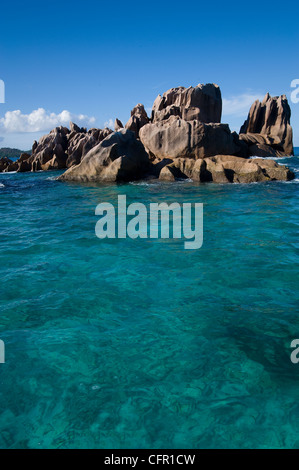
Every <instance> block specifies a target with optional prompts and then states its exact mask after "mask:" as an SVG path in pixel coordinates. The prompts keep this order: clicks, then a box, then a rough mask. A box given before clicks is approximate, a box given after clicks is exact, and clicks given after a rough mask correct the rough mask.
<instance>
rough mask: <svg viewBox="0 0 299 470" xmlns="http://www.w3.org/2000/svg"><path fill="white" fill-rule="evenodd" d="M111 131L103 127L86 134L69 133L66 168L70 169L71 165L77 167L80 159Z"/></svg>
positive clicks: (90, 130)
mask: <svg viewBox="0 0 299 470" xmlns="http://www.w3.org/2000/svg"><path fill="white" fill-rule="evenodd" d="M112 132H113V131H112V130H111V129H108V128H107V127H105V129H95V128H93V129H89V131H88V132H86V131H85V132H81V131H80V132H71V133H70V134H68V148H67V154H68V158H67V160H66V167H67V168H70V167H71V166H73V165H78V164H79V163H80V161H81V159H82V158H83V157H84V156H85V155H86V154H87V153H88V152H89V150H91V149H92V148H93V147H95V146H96V145H97V144H98V143H100V142H102V140H104V139H105V138H106V137H107V136H108V135H110V134H111V133H112Z"/></svg>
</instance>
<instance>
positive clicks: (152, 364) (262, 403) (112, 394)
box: [0, 157, 299, 448]
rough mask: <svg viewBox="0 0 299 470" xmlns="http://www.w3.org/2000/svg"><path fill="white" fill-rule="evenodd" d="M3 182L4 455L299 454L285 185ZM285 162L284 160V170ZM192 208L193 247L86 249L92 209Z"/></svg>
mask: <svg viewBox="0 0 299 470" xmlns="http://www.w3.org/2000/svg"><path fill="white" fill-rule="evenodd" d="M286 161H287V162H288V164H289V166H290V167H291V168H293V169H295V170H297V173H296V176H297V179H296V180H295V181H292V182H288V183H283V182H271V183H259V184H250V185H235V184H234V185H214V184H202V185H196V184H193V183H192V182H176V183H170V184H168V183H159V182H147V183H146V182H142V183H137V184H126V185H108V186H96V185H80V184H74V183H61V182H58V181H55V179H54V178H55V177H56V176H57V174H58V173H36V174H31V173H27V174H26V173H25V174H10V175H9V174H6V175H0V211H1V212H0V214H1V237H0V246H1V267H0V269H1V284H0V289H1V298H0V308H1V317H0V338H1V339H2V340H4V342H5V346H6V363H5V364H0V447H1V448H238V447H242V448H243V447H244V448H253V447H254V448H264V447H271V448H285V447H287V448H290V447H291V448H299V402H298V394H299V364H293V363H292V362H291V361H290V352H291V350H290V342H291V340H292V339H294V338H299V319H298V248H299V246H298V245H299V244H298V212H299V209H298V200H297V197H298V188H299V186H298V181H299V176H298V172H299V158H296V157H294V158H290V159H287V160H286ZM281 162H283V160H281ZM118 194H125V195H126V196H127V200H128V203H130V202H133V201H134V202H146V203H148V202H162V201H165V202H168V203H170V202H173V201H177V202H180V203H183V202H202V203H204V242H203V246H202V248H201V249H199V250H197V251H195V250H184V249H183V242H182V240H173V239H170V240H161V239H158V240H131V239H119V240H117V239H116V240H111V239H110V240H99V239H98V238H96V237H95V233H94V228H95V223H96V221H97V220H98V217H97V216H95V215H94V210H95V207H96V205H97V204H98V203H100V202H114V203H116V202H117V196H118Z"/></svg>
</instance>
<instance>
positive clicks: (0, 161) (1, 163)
mask: <svg viewBox="0 0 299 470" xmlns="http://www.w3.org/2000/svg"><path fill="white" fill-rule="evenodd" d="M12 163H13V161H12V160H11V159H10V158H7V157H2V158H0V172H1V171H4V170H5V169H6V168H7V167H9V166H10V165H11V164H12Z"/></svg>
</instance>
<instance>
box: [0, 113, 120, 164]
mask: <svg viewBox="0 0 299 470" xmlns="http://www.w3.org/2000/svg"><path fill="white" fill-rule="evenodd" d="M112 132H113V131H112V130H111V129H108V128H105V129H95V128H94V129H89V131H87V129H86V128H83V127H81V128H80V127H79V126H77V125H76V124H74V123H73V122H71V123H70V129H68V128H67V127H62V126H60V127H56V128H55V129H53V130H52V131H51V132H50V133H49V134H47V135H45V136H43V137H41V139H40V140H39V142H36V141H35V142H34V143H33V146H32V154H27V153H23V154H22V155H21V156H20V158H19V159H18V160H16V161H15V162H10V163H9V164H8V165H6V166H5V167H4V168H3V170H1V169H0V171H7V172H8V171H18V172H24V171H40V170H44V171H46V170H58V169H64V168H70V167H71V166H73V165H78V164H79V163H80V161H81V159H82V158H83V157H84V156H85V155H86V154H87V153H88V152H89V150H91V149H92V148H93V147H95V146H96V145H97V144H99V143H100V142H101V141H102V140H104V139H105V138H106V137H107V136H108V135H109V134H111V133H112ZM0 168H1V167H0Z"/></svg>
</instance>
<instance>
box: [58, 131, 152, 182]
mask: <svg viewBox="0 0 299 470" xmlns="http://www.w3.org/2000/svg"><path fill="white" fill-rule="evenodd" d="M149 166H150V162H149V158H148V154H147V153H146V151H145V149H144V147H143V145H142V143H141V142H140V141H139V140H137V139H136V136H135V134H134V132H132V131H130V130H128V129H122V130H120V131H119V132H113V133H112V134H111V135H109V136H108V137H106V138H105V139H104V140H103V141H102V142H100V143H99V144H98V145H96V147H94V148H93V149H92V150H90V151H89V152H88V153H87V155H85V157H84V158H83V159H82V161H81V163H79V165H76V166H72V167H71V168H69V169H68V170H67V171H66V172H65V173H64V174H63V175H61V176H60V177H59V179H60V180H61V181H82V182H87V181H107V182H108V181H109V182H113V181H133V180H136V179H138V178H141V177H142V176H144V174H145V172H146V171H148V170H149Z"/></svg>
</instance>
